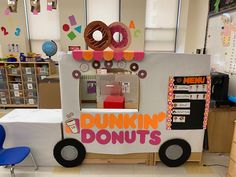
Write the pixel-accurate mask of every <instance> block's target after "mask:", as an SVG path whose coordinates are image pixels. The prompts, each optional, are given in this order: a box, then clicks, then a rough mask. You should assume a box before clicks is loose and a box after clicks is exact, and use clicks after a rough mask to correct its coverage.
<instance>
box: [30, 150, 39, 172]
mask: <svg viewBox="0 0 236 177" xmlns="http://www.w3.org/2000/svg"><path fill="white" fill-rule="evenodd" d="M30 156H31V159H32V161H33V164H34V169H35V170H38V166H37V164H36V162H35V159H34V156H33V154H32V152H30Z"/></svg>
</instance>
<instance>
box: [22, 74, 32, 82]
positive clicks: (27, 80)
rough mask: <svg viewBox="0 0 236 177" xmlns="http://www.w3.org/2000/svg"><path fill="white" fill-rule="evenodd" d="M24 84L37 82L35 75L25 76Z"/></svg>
mask: <svg viewBox="0 0 236 177" xmlns="http://www.w3.org/2000/svg"><path fill="white" fill-rule="evenodd" d="M23 78H24V82H35V75H24V76H23Z"/></svg>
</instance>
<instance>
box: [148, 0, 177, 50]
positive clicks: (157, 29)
mask: <svg viewBox="0 0 236 177" xmlns="http://www.w3.org/2000/svg"><path fill="white" fill-rule="evenodd" d="M178 4H179V0H164V1H163V0H147V6H146V34H145V38H146V39H145V50H146V51H168V52H170V51H171V52H174V51H175V36H176V26H177V16H178Z"/></svg>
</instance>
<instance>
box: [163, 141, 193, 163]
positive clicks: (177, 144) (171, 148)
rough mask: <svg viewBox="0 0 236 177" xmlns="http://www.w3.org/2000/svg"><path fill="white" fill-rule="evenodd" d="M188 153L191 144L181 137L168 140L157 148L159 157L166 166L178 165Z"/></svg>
mask: <svg viewBox="0 0 236 177" xmlns="http://www.w3.org/2000/svg"><path fill="white" fill-rule="evenodd" d="M190 155H191V146H190V145H189V143H188V142H187V141H185V140H183V139H171V140H168V141H166V142H164V143H163V144H162V145H161V147H160V149H159V157H160V159H161V161H162V162H163V163H164V164H165V165H167V166H168V167H178V166H180V165H182V164H184V163H185V162H186V161H187V160H188V159H189V157H190Z"/></svg>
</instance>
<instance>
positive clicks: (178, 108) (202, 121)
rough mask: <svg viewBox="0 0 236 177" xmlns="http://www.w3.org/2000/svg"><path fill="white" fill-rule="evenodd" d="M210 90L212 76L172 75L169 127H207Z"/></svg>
mask: <svg viewBox="0 0 236 177" xmlns="http://www.w3.org/2000/svg"><path fill="white" fill-rule="evenodd" d="M210 90H211V78H210V76H174V77H170V79H169V88H168V111H167V129H169V130H171V129H172V130H182V129H203V128H204V129H205V128H206V125H207V119H208V112H209V105H210V93H211V91H210Z"/></svg>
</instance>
